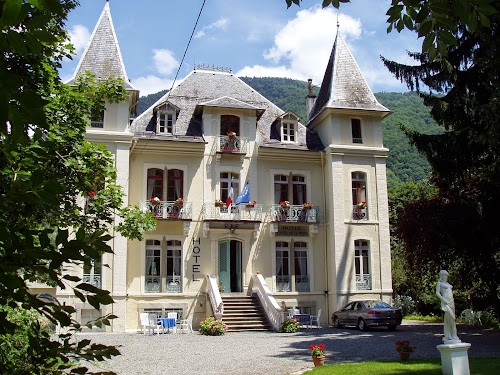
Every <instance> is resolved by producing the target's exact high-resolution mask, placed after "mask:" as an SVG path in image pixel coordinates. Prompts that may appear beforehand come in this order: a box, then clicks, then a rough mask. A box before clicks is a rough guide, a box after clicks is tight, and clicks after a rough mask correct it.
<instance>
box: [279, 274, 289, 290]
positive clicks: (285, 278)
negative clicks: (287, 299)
mask: <svg viewBox="0 0 500 375" xmlns="http://www.w3.org/2000/svg"><path fill="white" fill-rule="evenodd" d="M291 286H292V284H291V283H290V275H276V291H278V292H291V291H292V288H291Z"/></svg>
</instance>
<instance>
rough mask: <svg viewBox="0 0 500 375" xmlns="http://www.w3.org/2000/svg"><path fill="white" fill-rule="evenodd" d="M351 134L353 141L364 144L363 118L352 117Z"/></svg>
mask: <svg viewBox="0 0 500 375" xmlns="http://www.w3.org/2000/svg"><path fill="white" fill-rule="evenodd" d="M351 136H352V138H351V139H352V143H356V144H363V131H362V126H361V119H359V118H351Z"/></svg>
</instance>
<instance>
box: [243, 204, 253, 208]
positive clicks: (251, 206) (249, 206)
mask: <svg viewBox="0 0 500 375" xmlns="http://www.w3.org/2000/svg"><path fill="white" fill-rule="evenodd" d="M245 206H246V208H253V207H255V204H246V205H245Z"/></svg>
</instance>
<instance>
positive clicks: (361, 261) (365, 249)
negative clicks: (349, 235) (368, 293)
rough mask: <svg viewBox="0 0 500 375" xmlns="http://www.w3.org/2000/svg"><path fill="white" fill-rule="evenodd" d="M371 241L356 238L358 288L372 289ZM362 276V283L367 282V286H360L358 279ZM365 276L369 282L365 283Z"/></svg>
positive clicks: (355, 258) (355, 256) (355, 266)
mask: <svg viewBox="0 0 500 375" xmlns="http://www.w3.org/2000/svg"><path fill="white" fill-rule="evenodd" d="M370 247H371V246H370V241H369V240H367V239H356V240H354V275H355V277H356V290H372V289H373V286H372V282H371V279H372V276H371V275H372V273H371V259H370V255H371V251H370ZM358 278H360V279H361V282H360V284H366V285H367V288H364V287H360V286H359V285H358V281H357V279H358ZM365 278H368V282H367V283H365V282H364V280H365Z"/></svg>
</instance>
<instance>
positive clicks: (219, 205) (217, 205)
mask: <svg viewBox="0 0 500 375" xmlns="http://www.w3.org/2000/svg"><path fill="white" fill-rule="evenodd" d="M222 206H224V203H215V207H222Z"/></svg>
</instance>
